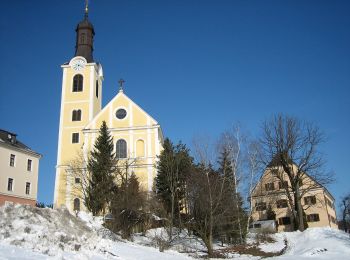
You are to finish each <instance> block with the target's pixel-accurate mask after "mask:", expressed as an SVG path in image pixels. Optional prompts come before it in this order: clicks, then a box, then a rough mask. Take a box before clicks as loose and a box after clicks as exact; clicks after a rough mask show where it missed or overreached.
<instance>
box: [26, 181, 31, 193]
mask: <svg viewBox="0 0 350 260" xmlns="http://www.w3.org/2000/svg"><path fill="white" fill-rule="evenodd" d="M29 193H30V182H26V194H27V195H29Z"/></svg>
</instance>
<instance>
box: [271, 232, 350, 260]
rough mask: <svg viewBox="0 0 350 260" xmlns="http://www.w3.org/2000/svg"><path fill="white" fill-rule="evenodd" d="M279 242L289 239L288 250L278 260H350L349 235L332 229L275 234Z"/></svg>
mask: <svg viewBox="0 0 350 260" xmlns="http://www.w3.org/2000/svg"><path fill="white" fill-rule="evenodd" d="M275 237H276V238H277V240H283V239H287V242H288V248H287V250H286V252H285V254H284V255H282V256H279V257H277V258H276V259H288V260H289V259H317V260H318V259H332V260H336V259H341V260H345V259H350V238H349V235H348V234H346V233H344V232H342V231H340V230H336V229H331V228H308V229H307V230H305V231H304V232H300V231H296V232H285V233H277V234H275Z"/></svg>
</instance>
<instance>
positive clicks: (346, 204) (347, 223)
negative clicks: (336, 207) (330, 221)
mask: <svg viewBox="0 0 350 260" xmlns="http://www.w3.org/2000/svg"><path fill="white" fill-rule="evenodd" d="M340 207H341V209H342V228H343V229H344V231H345V232H348V231H349V227H350V193H349V194H348V195H346V196H345V197H343V198H342V200H341V204H340Z"/></svg>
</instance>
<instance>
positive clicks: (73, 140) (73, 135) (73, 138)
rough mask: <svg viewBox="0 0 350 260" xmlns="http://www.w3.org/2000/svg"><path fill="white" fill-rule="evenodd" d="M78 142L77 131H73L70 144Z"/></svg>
mask: <svg viewBox="0 0 350 260" xmlns="http://www.w3.org/2000/svg"><path fill="white" fill-rule="evenodd" d="M77 143H79V133H73V134H72V144H77Z"/></svg>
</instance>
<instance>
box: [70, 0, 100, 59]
mask: <svg viewBox="0 0 350 260" xmlns="http://www.w3.org/2000/svg"><path fill="white" fill-rule="evenodd" d="M88 12H89V8H88V0H85V13H84V19H83V20H82V21H81V22H80V23H79V24H78V25H77V28H76V29H75V31H76V35H77V37H76V44H75V55H74V56H83V57H84V58H85V59H86V60H87V62H93V61H94V59H93V57H92V52H93V50H94V46H93V42H94V36H95V31H94V26H93V25H92V23H90V21H89V19H88Z"/></svg>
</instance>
